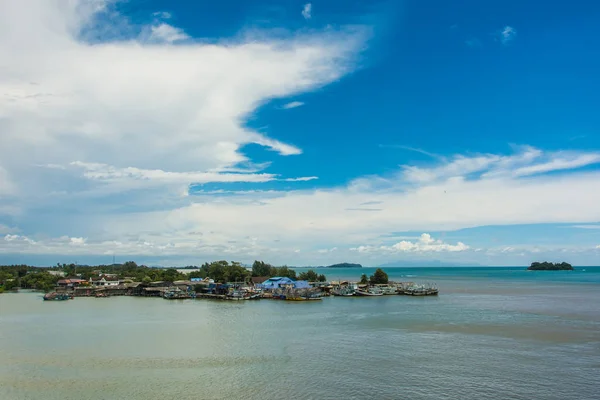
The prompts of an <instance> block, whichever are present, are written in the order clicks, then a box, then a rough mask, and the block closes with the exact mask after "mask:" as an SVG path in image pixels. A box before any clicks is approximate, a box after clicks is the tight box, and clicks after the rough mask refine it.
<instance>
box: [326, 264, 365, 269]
mask: <svg viewBox="0 0 600 400" xmlns="http://www.w3.org/2000/svg"><path fill="white" fill-rule="evenodd" d="M362 267H363V266H362V265H360V264H352V263H340V264H333V265H330V266H328V267H325V268H362Z"/></svg>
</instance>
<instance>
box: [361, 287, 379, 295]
mask: <svg viewBox="0 0 600 400" xmlns="http://www.w3.org/2000/svg"><path fill="white" fill-rule="evenodd" d="M356 295H357V296H383V291H382V290H381V289H380V288H378V287H376V286H374V287H370V288H367V289H357V290H356Z"/></svg>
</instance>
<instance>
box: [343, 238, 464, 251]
mask: <svg viewBox="0 0 600 400" xmlns="http://www.w3.org/2000/svg"><path fill="white" fill-rule="evenodd" d="M351 250H353V251H357V252H359V253H409V252H411V253H412V252H416V253H421V252H440V251H449V252H456V251H465V250H469V246H467V245H466V244H464V243H462V242H458V243H456V244H455V245H452V244H447V243H444V242H443V241H441V240H439V239H438V240H435V239H433V238H432V237H431V235H430V234H428V233H423V234H422V235H421V236H420V237H419V240H418V241H416V242H410V241H408V240H402V241H400V242H398V243H396V244H393V245H390V246H385V245H381V246H370V245H366V246H358V247H354V248H352V249H351Z"/></svg>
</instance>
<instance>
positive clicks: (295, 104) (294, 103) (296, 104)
mask: <svg viewBox="0 0 600 400" xmlns="http://www.w3.org/2000/svg"><path fill="white" fill-rule="evenodd" d="M303 105H304V103H303V102H301V101H292V102H290V103H286V104H284V105H283V106H282V107H281V108H283V109H284V110H289V109H290V108H296V107H301V106H303Z"/></svg>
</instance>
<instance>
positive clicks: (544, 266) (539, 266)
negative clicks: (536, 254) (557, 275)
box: [527, 261, 574, 271]
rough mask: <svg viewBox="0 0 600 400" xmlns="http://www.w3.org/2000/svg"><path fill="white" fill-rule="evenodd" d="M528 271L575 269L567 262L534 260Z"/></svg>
mask: <svg viewBox="0 0 600 400" xmlns="http://www.w3.org/2000/svg"><path fill="white" fill-rule="evenodd" d="M527 270H528V271H573V270H574V268H573V266H572V265H571V264H569V263H566V262H561V263H551V262H547V261H544V262H533V263H531V265H530V266H529V268H527Z"/></svg>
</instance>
